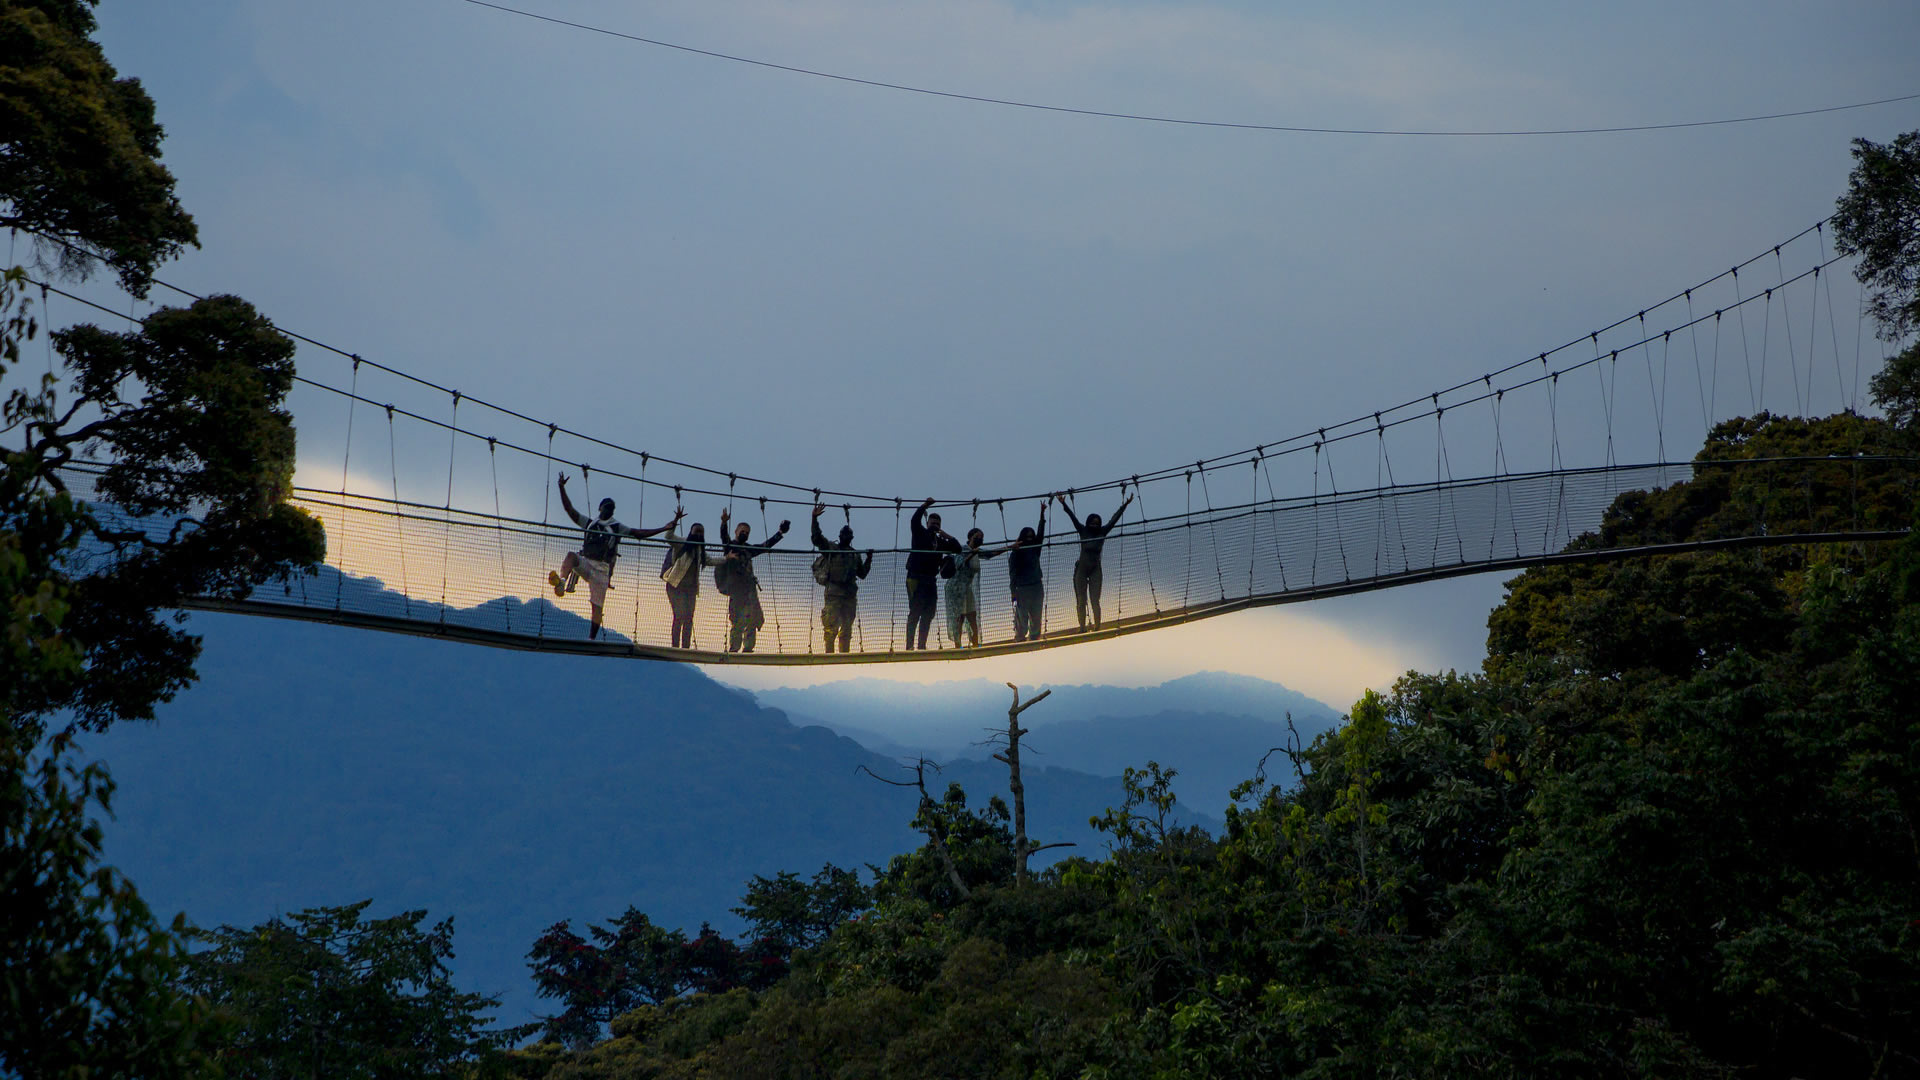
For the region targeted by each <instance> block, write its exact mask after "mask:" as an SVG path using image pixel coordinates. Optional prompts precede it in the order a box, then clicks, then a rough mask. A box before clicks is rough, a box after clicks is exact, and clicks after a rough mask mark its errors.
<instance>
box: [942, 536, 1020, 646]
mask: <svg viewBox="0 0 1920 1080" xmlns="http://www.w3.org/2000/svg"><path fill="white" fill-rule="evenodd" d="M986 539H987V534H985V533H983V532H981V531H980V530H979V529H970V530H968V531H967V546H966V547H964V548H962V549H961V551H960V554H958V555H955V556H954V557H953V576H952V577H950V578H948V579H947V636H948V637H949V638H952V639H953V644H954V645H955V646H956V647H958V646H959V645H960V644H961V640H960V632H961V631H962V630H963V629H964V630H965V631H967V635H968V638H969V643H970V644H971V645H972V646H973V647H974V648H976V649H977V648H979V647H980V563H981V561H982V560H984V559H991V558H994V557H996V556H999V555H1002V554H1005V553H1006V552H1007V551H1010V550H1012V545H1008V546H1006V547H1001V548H994V549H993V550H991V551H989V550H987V549H986V548H984V547H982V546H981V545H983V544H984V543H986Z"/></svg>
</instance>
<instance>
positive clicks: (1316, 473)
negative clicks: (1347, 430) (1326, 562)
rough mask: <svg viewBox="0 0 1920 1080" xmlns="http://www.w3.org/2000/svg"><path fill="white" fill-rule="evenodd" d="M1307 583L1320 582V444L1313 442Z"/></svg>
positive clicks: (1316, 583)
mask: <svg viewBox="0 0 1920 1080" xmlns="http://www.w3.org/2000/svg"><path fill="white" fill-rule="evenodd" d="M1307 584H1309V585H1318V584H1320V444H1319V443H1318V442H1316V443H1314V444H1313V563H1312V566H1311V567H1310V568H1309V569H1308V581H1307Z"/></svg>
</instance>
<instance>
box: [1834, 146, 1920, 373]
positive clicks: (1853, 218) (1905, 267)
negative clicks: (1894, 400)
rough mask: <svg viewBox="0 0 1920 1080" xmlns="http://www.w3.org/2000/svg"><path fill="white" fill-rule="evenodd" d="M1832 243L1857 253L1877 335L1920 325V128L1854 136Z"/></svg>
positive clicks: (1894, 335)
mask: <svg viewBox="0 0 1920 1080" xmlns="http://www.w3.org/2000/svg"><path fill="white" fill-rule="evenodd" d="M1833 236H1834V246H1835V247H1836V248H1837V249H1839V252H1840V254H1842V255H1852V256H1855V257H1857V258H1858V259H1859V263H1858V264H1857V266H1856V267H1855V269H1854V276H1856V277H1858V278H1859V279H1860V281H1861V283H1862V284H1864V285H1866V286H1867V287H1868V288H1869V289H1871V290H1872V292H1871V293H1870V294H1869V296H1868V298H1867V310H1868V312H1869V313H1870V314H1871V315H1872V316H1873V318H1874V321H1875V322H1877V323H1879V324H1880V335H1881V337H1883V338H1885V339H1886V340H1888V341H1898V340H1900V339H1901V338H1904V337H1905V336H1906V335H1908V334H1910V333H1912V332H1913V331H1914V330H1916V329H1920V131H1909V132H1907V133H1906V134H1904V135H1900V136H1898V137H1896V138H1895V139H1894V140H1893V141H1892V142H1890V143H1876V142H1873V141H1871V140H1868V139H1855V140H1853V172H1852V173H1850V174H1849V175H1848V177H1847V192H1846V194H1845V195H1842V196H1841V197H1840V200H1839V203H1838V204H1837V205H1836V206H1835V207H1834V213H1833Z"/></svg>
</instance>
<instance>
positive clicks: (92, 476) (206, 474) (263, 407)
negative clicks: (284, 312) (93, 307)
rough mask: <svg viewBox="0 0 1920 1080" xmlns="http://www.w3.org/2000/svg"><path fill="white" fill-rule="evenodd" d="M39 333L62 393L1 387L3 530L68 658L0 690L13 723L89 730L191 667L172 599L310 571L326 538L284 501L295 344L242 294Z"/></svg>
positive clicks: (191, 650) (43, 629)
mask: <svg viewBox="0 0 1920 1080" xmlns="http://www.w3.org/2000/svg"><path fill="white" fill-rule="evenodd" d="M53 344H54V347H55V348H56V349H57V350H58V351H59V353H60V355H61V356H62V357H63V358H64V360H65V361H66V366H67V369H68V371H69V372H70V376H69V380H68V386H69V388H70V392H71V394H72V403H71V404H69V405H68V406H67V407H66V408H65V409H64V411H61V412H59V413H58V414H56V412H55V397H54V393H53V390H52V388H50V387H49V388H47V389H46V390H44V391H43V392H42V393H40V394H37V395H36V394H30V393H28V392H26V391H24V390H17V391H15V392H14V393H13V394H12V395H11V396H10V397H9V399H8V402H7V406H6V420H7V425H8V430H10V431H12V432H14V433H16V434H17V435H18V437H19V438H20V439H21V444H20V448H19V449H18V450H15V451H10V452H9V453H8V456H7V462H6V472H5V474H4V476H0V529H4V531H5V532H6V533H7V534H9V535H10V536H11V537H13V538H15V539H14V543H15V545H16V546H14V548H13V553H14V554H15V555H16V556H17V557H19V558H21V559H23V560H24V566H23V570H24V573H23V575H22V582H21V587H22V588H31V589H33V590H34V591H36V592H40V591H44V592H45V593H46V595H48V596H49V597H51V598H52V599H53V600H55V601H58V602H59V603H61V604H63V605H64V610H63V611H62V612H61V613H60V614H61V618H60V620H59V621H58V622H57V623H56V622H54V621H53V620H52V619H51V618H48V617H46V616H43V617H41V618H40V619H39V620H37V621H36V622H35V623H34V624H33V625H34V627H35V629H34V630H33V631H32V633H33V636H35V637H38V638H41V639H44V640H52V639H55V638H58V639H59V640H60V641H61V642H62V643H63V644H64V646H65V647H66V648H67V649H69V650H71V653H72V655H73V658H74V659H75V660H76V661H77V662H76V663H64V662H63V663H60V664H46V665H30V666H29V667H28V669H27V670H26V671H24V672H23V676H24V677H22V678H19V679H17V680H13V681H11V682H10V683H9V684H8V685H7V687H6V688H5V689H4V690H0V694H4V699H0V705H3V706H4V708H5V710H6V713H7V715H8V716H9V717H10V719H11V720H12V722H13V723H14V724H16V725H20V726H22V728H23V730H27V729H30V728H32V727H33V726H35V725H36V724H37V723H38V722H39V721H40V720H41V719H42V718H44V717H46V716H48V715H50V714H52V713H54V712H56V711H64V712H68V713H70V714H71V715H72V716H73V718H74V720H75V721H76V722H78V723H79V724H80V725H81V726H83V727H88V728H93V729H100V728H104V727H106V726H107V725H108V724H111V723H113V722H114V721H116V720H121V719H128V718H137V719H147V718H151V716H152V715H153V708H154V706H155V705H156V704H158V703H160V702H163V701H166V700H168V699H169V698H171V697H172V696H173V695H174V694H175V693H177V692H178V691H179V690H181V689H182V688H184V687H185V686H186V685H188V684H189V683H190V682H191V681H192V679H193V660H194V658H195V657H196V655H197V654H198V649H199V643H198V639H196V638H193V637H192V636H190V635H188V634H187V633H185V632H184V631H182V630H179V629H176V628H175V626H174V625H170V624H172V623H177V622H178V618H177V616H172V615H170V614H169V611H170V610H171V609H176V608H178V607H179V606H180V605H181V604H182V603H183V602H184V601H186V600H187V599H188V598H190V597H193V596H227V597H234V598H238V597H242V596H245V595H246V593H247V592H248V591H250V590H251V589H252V588H253V587H254V586H255V585H257V584H260V583H262V582H264V581H268V580H272V579H274V578H278V577H285V576H287V575H289V574H292V573H295V572H300V571H305V570H308V569H309V568H310V567H311V566H312V565H313V564H314V563H316V562H318V561H319V559H320V558H321V556H322V554H323V553H324V550H325V538H324V535H323V533H322V530H321V527H320V523H319V522H318V520H317V519H315V518H313V517H311V516H310V515H308V514H307V513H306V512H305V511H302V510H300V509H298V508H297V507H294V506H292V505H290V504H288V502H287V498H288V496H289V495H290V494H291V492H292V479H293V466H294V437H293V421H292V417H291V416H290V415H288V413H287V412H286V410H285V409H284V407H283V406H282V404H281V402H282V399H283V398H284V397H285V395H286V392H287V390H288V389H289V388H290V387H291V386H292V382H293V344H292V342H291V341H289V340H288V339H287V338H286V337H285V336H283V335H282V334H280V333H279V332H278V331H277V330H275V329H274V328H273V326H272V324H271V323H269V322H268V321H267V320H266V319H265V318H264V317H262V316H261V315H260V314H258V313H257V312H255V311H254V310H253V308H252V307H251V306H249V305H248V304H247V303H246V302H245V301H242V300H240V299H238V298H236V297H231V296H215V297H210V298H208V299H205V300H201V301H197V302H195V303H194V304H193V305H192V306H191V307H188V308H163V309H161V310H159V311H156V312H154V314H153V315H151V316H149V317H148V318H147V320H146V321H145V324H144V325H143V326H142V327H141V328H140V329H138V330H135V331H130V332H114V331H107V330H101V329H99V328H97V327H93V326H85V325H83V326H75V327H71V328H69V329H66V330H62V331H59V332H57V333H55V334H54V335H53ZM129 391H133V392H137V393H138V395H139V396H138V397H137V398H131V399H130V398H128V397H127V396H124V395H125V394H127V393H128V392H129ZM83 453H84V454H86V455H87V456H89V457H96V458H100V459H104V461H105V462H106V463H105V464H104V465H101V466H99V467H97V468H95V469H92V470H90V472H89V473H88V477H89V483H88V487H89V488H90V490H82V491H80V492H78V493H76V492H73V491H71V490H70V488H71V486H72V483H71V481H72V477H73V474H72V473H70V472H69V471H68V469H69V467H70V466H72V465H73V464H74V463H75V462H76V460H78V459H79V458H80V457H81V455H82V454H83ZM76 494H78V495H79V496H80V498H81V499H83V500H89V502H88V504H87V505H82V503H81V502H78V501H76V500H75V498H74V496H75V495H76ZM92 499H99V500H102V502H103V503H104V504H105V505H94V504H92V503H91V502H90V500H92Z"/></svg>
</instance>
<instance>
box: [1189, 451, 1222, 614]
mask: <svg viewBox="0 0 1920 1080" xmlns="http://www.w3.org/2000/svg"><path fill="white" fill-rule="evenodd" d="M1194 464H1196V465H1199V466H1200V494H1201V495H1202V496H1204V497H1205V498H1206V500H1207V542H1208V543H1210V544H1212V545H1213V576H1214V580H1216V581H1218V582H1219V583H1220V599H1221V600H1223V601H1224V600H1226V598H1227V572H1226V570H1225V569H1224V568H1223V567H1222V566H1221V558H1220V529H1219V526H1218V524H1217V523H1216V522H1215V520H1214V513H1213V488H1212V487H1211V486H1209V485H1208V484H1207V469H1206V466H1205V465H1203V464H1201V463H1200V462H1195V463H1194Z"/></svg>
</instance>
